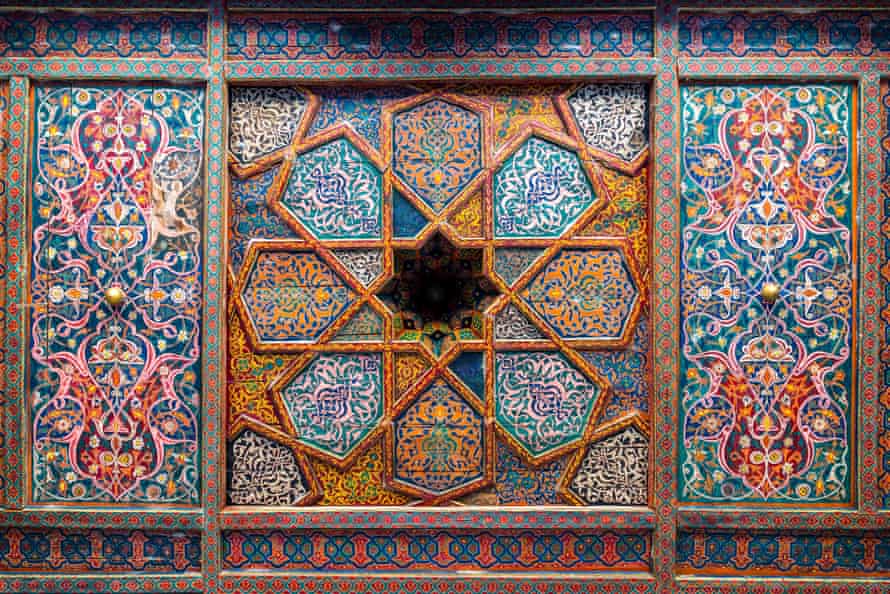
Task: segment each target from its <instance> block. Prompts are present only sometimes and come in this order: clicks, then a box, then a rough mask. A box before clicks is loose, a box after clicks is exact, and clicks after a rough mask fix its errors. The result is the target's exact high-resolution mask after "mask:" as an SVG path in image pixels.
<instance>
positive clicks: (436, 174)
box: [392, 99, 483, 212]
mask: <svg viewBox="0 0 890 594" xmlns="http://www.w3.org/2000/svg"><path fill="white" fill-rule="evenodd" d="M392 135H393V171H394V172H395V173H396V175H398V176H399V178H400V179H401V180H402V181H403V182H404V183H405V184H406V185H407V186H408V187H409V188H411V189H412V190H413V191H414V192H415V193H416V194H417V195H418V196H420V198H421V199H422V200H423V201H424V202H426V203H427V205H429V207H430V208H431V209H433V210H434V211H437V212H438V211H440V210H442V209H443V208H445V207H446V206H448V204H450V203H451V201H452V200H453V199H454V198H455V196H457V195H458V194H459V193H460V191H461V190H462V189H464V188H465V187H467V185H468V184H469V183H470V182H471V181H472V180H473V179H474V178H475V177H476V176H477V175H478V174H479V173H480V172H481V171H482V166H483V162H482V118H481V117H480V116H479V115H478V114H476V113H474V112H472V111H470V110H469V109H466V108H464V107H461V106H460V105H457V104H455V103H452V102H449V101H444V100H442V99H432V100H429V101H426V102H424V103H421V104H419V105H416V106H414V107H411V108H409V109H407V110H406V111H403V112H401V113H397V114H396V115H395V116H394V117H393V134H392Z"/></svg>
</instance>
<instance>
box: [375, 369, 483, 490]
mask: <svg viewBox="0 0 890 594" xmlns="http://www.w3.org/2000/svg"><path fill="white" fill-rule="evenodd" d="M490 439H491V435H490V434H488V432H487V431H485V429H484V426H483V419H482V415H480V414H479V413H478V412H477V411H476V410H475V409H474V408H473V407H472V406H471V405H470V404H469V403H468V402H467V401H466V400H465V399H464V398H463V397H462V396H461V395H460V394H458V393H457V392H455V391H454V389H453V388H451V387H450V386H449V385H448V384H446V383H444V382H441V381H437V382H435V383H433V384H432V385H431V386H430V387H429V388H427V390H426V391H424V392H423V393H422V394H421V395H420V396H419V397H418V398H417V399H416V400H414V401H413V402H412V403H411V404H410V406H408V407H407V408H406V409H405V410H404V411H402V413H401V414H399V415H397V416H396V417H395V419H394V420H393V437H392V441H393V450H394V451H393V453H394V456H395V462H394V464H393V469H392V479H393V481H395V482H396V483H403V484H402V485H401V487H402V488H408V489H409V490H410V489H411V488H412V487H413V488H414V489H417V490H419V491H420V492H422V493H432V494H434V495H444V494H446V493H449V492H451V491H455V490H457V489H460V488H461V487H466V486H468V485H471V484H473V483H478V482H481V481H482V480H483V479H484V478H485V476H486V474H487V472H486V470H487V468H486V467H487V466H488V465H489V464H490V463H491V460H490V454H489V453H488V451H487V450H488V446H489V444H486V443H485V442H486V441H488V440H490ZM397 486H398V485H397Z"/></svg>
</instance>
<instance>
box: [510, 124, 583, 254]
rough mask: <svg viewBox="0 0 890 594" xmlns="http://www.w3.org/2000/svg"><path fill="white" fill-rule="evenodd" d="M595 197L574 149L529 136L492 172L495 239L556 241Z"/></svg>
mask: <svg viewBox="0 0 890 594" xmlns="http://www.w3.org/2000/svg"><path fill="white" fill-rule="evenodd" d="M596 199H597V197H596V194H595V193H594V189H593V185H592V184H591V183H590V179H589V178H588V175H587V172H586V171H585V169H584V166H583V164H582V162H581V159H580V158H579V157H578V155H577V154H576V153H575V152H574V151H571V150H569V149H566V148H564V147H562V146H560V145H558V144H556V143H553V142H550V141H549V140H544V139H543V138H538V137H536V136H531V137H529V138H528V139H527V140H526V141H525V142H524V143H523V144H522V145H520V146H519V148H518V149H516V151H515V152H513V153H512V154H511V155H510V156H509V157H507V159H506V160H505V161H504V163H503V164H502V165H501V167H500V168H499V169H498V171H497V172H496V173H495V176H494V222H495V227H494V230H495V236H496V237H498V238H536V237H543V238H548V237H551V238H552V237H559V236H560V235H562V234H563V233H564V232H565V231H566V230H567V229H568V228H569V227H570V226H571V225H572V223H574V222H575V221H576V220H577V219H578V217H579V216H581V214H582V213H583V212H584V211H585V210H587V209H588V208H589V207H590V206H591V205H592V204H593V203H594V202H595V201H596Z"/></svg>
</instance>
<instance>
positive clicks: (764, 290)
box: [760, 283, 779, 305]
mask: <svg viewBox="0 0 890 594" xmlns="http://www.w3.org/2000/svg"><path fill="white" fill-rule="evenodd" d="M760 298H761V299H763V300H764V301H765V302H767V303H769V304H770V305H772V304H773V303H775V302H776V300H777V299H778V298H779V285H777V284H776V283H763V286H762V287H761V288H760Z"/></svg>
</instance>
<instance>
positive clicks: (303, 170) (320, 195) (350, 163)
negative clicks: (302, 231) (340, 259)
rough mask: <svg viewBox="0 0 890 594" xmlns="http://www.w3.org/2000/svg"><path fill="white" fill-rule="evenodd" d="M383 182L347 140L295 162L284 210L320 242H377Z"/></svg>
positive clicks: (286, 191)
mask: <svg viewBox="0 0 890 594" xmlns="http://www.w3.org/2000/svg"><path fill="white" fill-rule="evenodd" d="M382 197H383V178H382V176H381V175H380V172H379V171H377V168H376V167H375V166H374V165H373V164H372V163H371V161H370V160H369V159H368V158H367V157H365V156H364V155H363V154H362V153H361V152H360V151H359V150H358V149H357V148H355V146H353V144H352V143H351V142H350V141H349V140H347V139H346V138H338V139H336V140H332V141H331V142H328V143H326V144H323V145H321V146H318V147H316V148H314V149H312V150H309V151H307V152H305V153H303V154H301V155H298V156H297V157H296V158H295V159H294V163H293V168H292V169H291V172H290V177H289V178H288V182H287V186H286V187H285V189H284V195H283V196H282V197H281V198H280V204H281V206H282V207H283V209H284V210H285V213H286V214H287V215H289V218H290V219H291V220H292V221H295V222H297V223H299V224H301V225H303V226H304V227H306V228H307V229H308V230H309V232H310V233H312V234H313V235H314V236H315V237H317V238H318V239H322V240H332V239H377V238H379V237H380V230H381V226H382V220H381V213H382V203H383V199H382Z"/></svg>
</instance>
